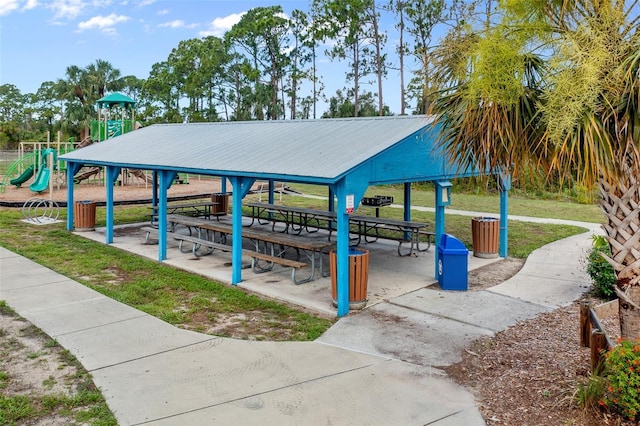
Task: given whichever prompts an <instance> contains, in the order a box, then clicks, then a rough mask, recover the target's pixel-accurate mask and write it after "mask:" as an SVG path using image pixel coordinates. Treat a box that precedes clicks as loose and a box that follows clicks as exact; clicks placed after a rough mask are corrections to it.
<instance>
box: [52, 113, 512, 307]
mask: <svg viewBox="0 0 640 426" xmlns="http://www.w3.org/2000/svg"><path fill="white" fill-rule="evenodd" d="M437 132H438V129H437V127H436V126H434V125H433V123H432V122H431V120H430V119H429V118H428V117H425V116H404V117H375V118H351V119H322V120H283V121H251V122H219V123H191V124H156V125H152V126H149V127H145V128H142V129H139V130H136V131H134V132H130V133H126V134H124V135H122V136H118V137H116V138H113V139H108V140H106V141H104V142H100V143H97V144H93V145H91V146H88V147H86V148H83V149H79V150H76V151H73V152H70V153H68V154H65V155H62V156H60V159H61V160H64V161H66V162H67V163H68V167H67V174H68V176H67V182H69V185H68V189H67V191H68V193H67V206H70V207H68V214H67V229H68V230H70V231H71V230H73V227H74V217H73V207H72V206H73V204H74V203H73V199H74V184H73V176H74V175H75V174H76V173H77V172H78V171H79V170H80V169H81V168H82V167H83V166H103V167H105V168H106V174H105V176H106V179H107V183H111V184H107V185H106V186H105V188H106V189H105V190H106V209H107V215H106V222H107V223H106V243H107V244H111V243H113V225H114V224H113V218H114V216H113V212H114V195H113V183H114V182H115V181H116V179H117V177H118V175H119V173H120V170H121V169H123V168H130V169H141V170H148V171H151V172H152V173H153V176H154V180H155V181H156V182H157V185H154V186H153V187H154V190H155V188H156V186H157V187H158V189H157V193H155V191H154V199H155V198H157V200H158V212H159V215H158V217H159V218H164V220H162V219H160V220H159V224H158V227H159V244H158V260H159V261H163V260H165V259H166V258H167V239H166V238H167V237H166V231H167V221H166V212H167V190H168V188H169V187H170V186H171V185H172V183H173V182H174V179H175V177H176V175H177V174H178V173H189V174H196V175H205V176H216V177H220V178H222V182H223V191H224V190H226V189H225V186H226V182H227V179H228V181H229V182H230V183H231V186H232V194H233V196H232V198H231V199H232V227H233V232H232V254H231V256H232V284H233V285H237V284H240V283H241V282H242V268H241V266H242V201H243V199H244V197H245V196H246V195H247V194H248V193H249V191H250V189H251V187H252V185H253V184H254V182H255V181H256V180H259V181H269V182H274V181H278V182H292V183H305V184H315V185H323V186H326V187H327V188H328V193H329V205H328V209H329V210H332V211H335V212H336V223H337V228H336V229H337V232H336V247H337V248H336V253H337V259H338V262H337V265H338V271H337V293H338V297H337V304H338V316H343V315H346V314H347V313H348V312H349V298H348V285H349V284H348V283H349V271H348V267H347V265H348V251H349V232H348V229H349V214H351V213H353V212H354V210H355V209H357V207H358V205H359V204H360V200H361V199H362V198H363V196H364V194H365V191H366V190H367V188H368V187H369V186H372V185H384V184H404V220H407V221H408V220H411V183H412V182H433V183H434V185H435V189H436V191H435V194H436V195H435V197H436V200H435V201H436V203H435V205H436V223H435V234H436V244H437V243H438V242H439V241H440V239H441V236H442V234H443V233H444V229H445V228H444V220H445V219H444V217H445V215H444V210H445V207H446V205H448V203H449V200H450V189H451V183H450V182H449V180H451V179H454V178H461V177H470V176H476V175H480V174H485V173H487V172H486V171H483V170H460V167H459V165H457V164H455V162H453V161H451V160H450V159H447V158H445V156H444V155H443V153H442V151H441V150H440V149H439V148H438V145H437V135H438V133H437ZM496 177H497V179H498V181H499V183H500V185H499V186H500V189H501V196H500V256H501V257H506V256H507V191H508V190H509V179H508V177H506V178H505V177H503V176H501V175H500V174H496ZM271 187H273V185H271ZM269 201H270V202H273V193H270V200H269ZM345 230H346V232H345ZM437 264H438V254H437V252H436V265H437Z"/></svg>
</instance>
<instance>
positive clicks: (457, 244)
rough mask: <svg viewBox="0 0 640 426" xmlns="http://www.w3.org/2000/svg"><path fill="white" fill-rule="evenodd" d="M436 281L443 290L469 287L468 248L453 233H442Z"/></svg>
mask: <svg viewBox="0 0 640 426" xmlns="http://www.w3.org/2000/svg"><path fill="white" fill-rule="evenodd" d="M438 282H439V283H440V287H441V288H442V289H443V290H463V291H465V290H467V289H468V287H469V250H467V248H466V247H465V245H464V244H463V243H462V241H460V240H459V239H457V238H456V237H454V236H453V235H449V234H443V235H442V238H441V240H440V245H439V246H438Z"/></svg>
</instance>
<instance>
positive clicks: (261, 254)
mask: <svg viewBox="0 0 640 426" xmlns="http://www.w3.org/2000/svg"><path fill="white" fill-rule="evenodd" d="M167 221H168V222H169V223H170V225H171V226H170V231H171V232H172V234H171V235H172V237H173V238H174V239H176V240H179V241H180V245H179V248H180V250H181V251H182V252H186V251H185V249H184V243H185V242H189V243H191V244H192V246H191V251H192V252H193V253H194V255H196V256H198V257H199V256H203V255H206V254H211V253H213V252H214V250H221V251H231V246H229V245H227V241H228V236H230V235H231V234H232V232H233V227H232V226H231V225H230V224H228V223H225V222H219V221H212V220H206V219H202V218H198V217H190V216H184V215H179V214H170V215H168V216H167ZM178 225H181V226H184V227H186V228H187V229H188V231H189V235H183V234H180V233H178V232H176V227H177V226H178ZM242 236H243V238H246V239H248V240H250V241H251V243H252V247H253V250H243V254H244V255H246V256H249V257H251V258H252V269H253V270H254V272H256V273H261V272H267V271H271V270H272V269H273V267H274V265H275V264H279V265H282V266H289V267H291V268H292V273H291V279H292V280H293V282H294V283H295V284H302V283H305V282H308V281H312V280H313V279H315V278H316V269H317V270H318V271H319V273H320V275H321V276H322V275H324V274H325V272H324V262H323V255H324V254H326V253H328V251H329V249H330V248H332V247H333V246H334V243H332V242H330V241H327V240H325V239H324V238H311V237H307V236H300V235H289V234H283V233H279V232H271V231H269V230H267V229H260V228H245V229H243V231H242ZM202 248H206V249H207V251H206V252H202V251H201V249H202ZM291 251H294V252H295V259H291V258H287V257H285V255H286V254H287V253H288V252H291ZM307 266H309V267H310V272H309V275H308V276H307V277H303V278H299V277H298V275H297V272H298V269H302V268H306V267H307Z"/></svg>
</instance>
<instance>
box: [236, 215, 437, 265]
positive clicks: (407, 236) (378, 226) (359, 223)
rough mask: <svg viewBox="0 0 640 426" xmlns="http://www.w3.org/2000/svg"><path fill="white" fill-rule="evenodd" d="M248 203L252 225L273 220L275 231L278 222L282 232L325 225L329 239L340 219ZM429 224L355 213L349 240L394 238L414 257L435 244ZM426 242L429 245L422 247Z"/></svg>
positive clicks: (399, 252)
mask: <svg viewBox="0 0 640 426" xmlns="http://www.w3.org/2000/svg"><path fill="white" fill-rule="evenodd" d="M246 206H247V207H251V209H252V221H251V224H249V225H248V226H251V225H253V223H254V220H257V221H258V223H260V224H265V223H268V222H269V221H271V222H273V226H272V229H274V230H275V224H276V222H282V223H284V226H285V227H284V230H283V231H282V232H289V230H291V231H292V232H295V233H298V234H299V233H301V232H302V230H303V229H304V230H307V232H316V231H317V230H318V229H319V228H323V229H328V230H329V238H331V234H332V233H333V231H334V230H335V227H334V226H333V224H332V223H334V222H335V221H336V214H335V212H331V211H327V210H317V209H307V208H301V207H289V206H282V205H274V204H267V203H248V204H246ZM322 223H324V225H323V224H322ZM428 227H429V224H428V223H425V222H416V221H405V220H398V219H390V218H383V217H377V216H376V217H374V216H366V215H352V216H350V217H349V232H350V236H349V240H350V241H351V243H352V245H358V244H360V242H361V240H362V238H364V240H365V241H366V242H368V243H372V242H375V241H376V240H377V239H378V238H384V239H390V240H394V241H397V242H398V255H399V256H410V255H412V254H414V253H415V252H416V251H427V250H429V248H430V247H431V240H432V239H433V238H434V236H435V234H434V233H433V232H430V231H427V228H428ZM380 231H383V232H382V233H381V232H380ZM384 231H386V232H384ZM405 243H408V244H409V251H408V252H406V253H404V252H403V244H405ZM422 243H426V247H424V248H422V247H421V246H420V245H421V244H422Z"/></svg>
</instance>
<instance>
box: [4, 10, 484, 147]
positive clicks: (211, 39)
mask: <svg viewBox="0 0 640 426" xmlns="http://www.w3.org/2000/svg"><path fill="white" fill-rule="evenodd" d="M491 4H492V0H478V1H462V0H431V1H425V0H385V1H380V0H378V1H376V0H311V1H310V7H309V10H308V11H306V12H305V11H302V10H298V9H296V10H293V11H292V12H291V13H290V14H285V13H284V11H283V9H282V7H281V6H278V5H276V6H268V7H256V8H253V9H251V10H249V11H248V12H247V13H246V14H244V15H243V16H242V18H241V19H240V21H239V22H238V23H236V24H235V25H234V26H233V27H232V28H231V29H230V30H229V31H228V32H227V33H225V35H224V36H223V37H215V36H207V37H203V38H193V39H188V40H183V41H180V42H179V43H178V46H176V47H175V48H173V49H172V50H171V52H170V53H169V55H168V56H167V59H166V60H164V61H162V62H158V63H155V64H153V65H152V66H151V69H150V72H149V75H148V77H147V78H146V79H142V78H138V77H137V76H133V75H130V76H122V75H121V72H120V71H119V70H118V69H116V68H114V66H113V65H112V64H111V63H110V62H109V61H108V60H104V59H97V60H95V61H94V62H92V63H90V64H88V65H86V66H84V67H82V66H77V65H70V66H68V67H67V69H66V72H65V76H64V77H62V78H59V79H57V80H56V81H45V82H43V83H42V84H41V85H40V88H39V89H38V90H37V91H36V93H26V94H23V93H21V92H20V90H19V89H18V88H17V87H15V86H14V85H12V84H4V85H2V86H0V148H4V149H7V148H12V147H15V145H16V144H17V143H18V141H20V140H43V137H44V135H46V132H47V131H49V132H52V134H53V133H55V132H57V131H62V132H63V134H65V135H68V136H72V137H76V138H81V137H83V136H84V132H86V129H87V128H88V125H89V122H90V121H91V119H95V118H96V117H97V111H96V101H97V100H98V99H99V98H101V97H103V96H104V95H105V94H108V93H111V92H115V91H118V92H121V93H124V94H126V95H127V96H129V97H131V98H133V99H134V100H135V101H136V103H137V107H136V119H137V120H138V121H140V122H141V123H142V124H143V125H150V124H154V123H185V122H211V121H223V120H227V121H232V120H276V119H314V118H321V117H322V118H326V117H357V116H373V115H391V114H392V112H391V110H390V108H389V107H388V106H387V105H386V104H385V103H384V97H383V90H382V82H383V80H384V79H385V78H386V76H387V73H388V72H389V71H393V72H398V73H399V74H400V76H401V78H400V80H401V84H400V87H398V88H397V89H394V90H398V91H400V94H401V106H400V111H397V112H396V113H399V114H405V113H406V110H407V109H408V106H410V107H411V109H412V112H413V113H416V114H421V113H425V112H426V110H427V108H428V104H429V102H428V99H429V93H430V92H431V91H432V90H433V88H435V87H437V85H438V82H437V81H436V80H435V79H434V78H433V77H432V76H431V75H430V74H431V71H430V70H431V69H432V68H433V67H434V65H435V60H434V58H432V53H431V52H432V49H433V47H434V46H433V45H432V44H433V43H432V40H433V38H434V30H435V29H436V28H437V27H438V26H440V27H441V28H444V29H446V31H461V30H462V28H463V27H465V26H468V23H469V22H472V21H473V20H475V19H476V16H477V15H476V14H477V13H478V11H482V10H484V9H483V8H484V7H488V9H487V10H489V9H490V7H491ZM383 15H384V16H385V17H387V18H390V17H392V18H393V21H394V23H395V27H394V28H395V31H396V33H395V34H393V35H392V36H393V39H398V40H399V43H397V45H396V46H395V47H393V48H390V46H388V39H389V34H388V33H386V32H384V31H382V30H381V29H380V22H381V17H382V16H383ZM326 46H329V47H326ZM389 52H391V53H389ZM327 57H328V58H329V59H330V60H331V61H333V62H336V63H340V64H343V65H345V66H346V67H347V69H348V71H347V73H346V75H345V87H344V88H343V89H341V90H338V91H337V92H336V93H335V94H331V95H330V96H327V95H326V94H325V93H324V84H323V78H322V76H321V75H318V73H317V66H316V65H317V61H318V60H319V58H327ZM407 63H412V64H417V66H415V67H407V65H405V64H407ZM405 76H406V79H405ZM405 81H406V83H405ZM370 87H375V90H374V91H370V90H367V88H370ZM320 100H325V101H326V102H327V104H328V105H329V107H328V109H327V110H326V111H323V112H319V111H317V107H318V103H319V101H320Z"/></svg>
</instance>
